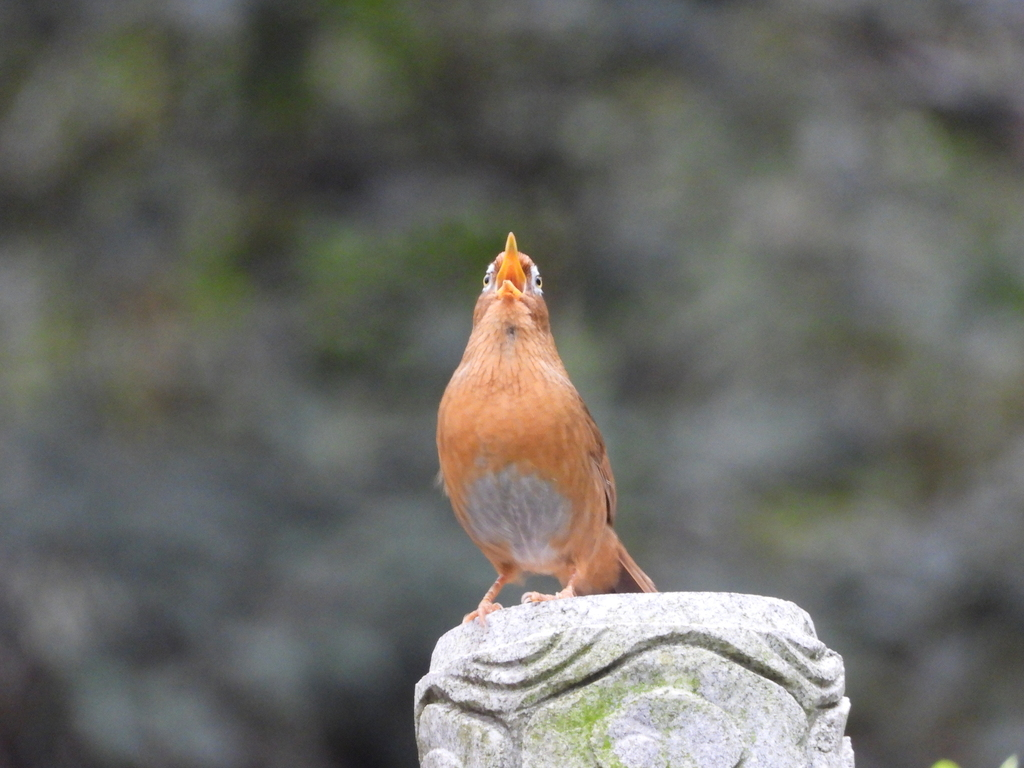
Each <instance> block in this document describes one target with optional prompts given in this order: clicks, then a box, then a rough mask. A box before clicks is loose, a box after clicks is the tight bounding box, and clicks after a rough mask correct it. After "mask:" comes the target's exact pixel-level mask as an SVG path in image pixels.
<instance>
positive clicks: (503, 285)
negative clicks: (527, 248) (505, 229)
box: [496, 232, 526, 297]
mask: <svg viewBox="0 0 1024 768" xmlns="http://www.w3.org/2000/svg"><path fill="white" fill-rule="evenodd" d="M504 256H505V258H503V259H502V260H501V267H499V268H498V275H497V277H496V285H497V286H498V295H499V296H514V297H518V296H522V295H523V290H524V289H525V288H526V273H525V272H524V271H523V264H522V262H521V261H520V260H519V249H518V248H517V247H516V236H515V235H513V234H512V233H511V232H509V233H508V240H507V241H505V254H504Z"/></svg>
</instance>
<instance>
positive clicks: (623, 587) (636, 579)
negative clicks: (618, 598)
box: [611, 541, 658, 594]
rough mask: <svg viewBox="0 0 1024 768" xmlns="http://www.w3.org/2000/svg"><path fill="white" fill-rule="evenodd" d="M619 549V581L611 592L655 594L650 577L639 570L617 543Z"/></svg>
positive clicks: (655, 590)
mask: <svg viewBox="0 0 1024 768" xmlns="http://www.w3.org/2000/svg"><path fill="white" fill-rule="evenodd" d="M618 545H619V549H618V555H619V566H620V568H619V579H618V581H616V582H615V585H614V586H613V587H612V588H611V592H613V593H615V594H618V593H622V592H657V591H658V589H657V587H655V586H654V582H653V581H651V579H650V577H649V576H648V575H647V574H646V573H644V572H643V571H642V570H640V566H639V565H637V564H636V561H635V560H634V559H633V558H632V557H630V556H629V552H627V551H626V548H625V547H624V546H622V542H621V541H620V542H618Z"/></svg>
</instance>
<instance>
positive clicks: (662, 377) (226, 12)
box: [0, 0, 1024, 768]
mask: <svg viewBox="0 0 1024 768" xmlns="http://www.w3.org/2000/svg"><path fill="white" fill-rule="evenodd" d="M509 230H514V231H515V233H516V235H517V237H518V239H519V243H520V246H521V247H522V249H523V250H524V251H525V252H527V253H530V254H531V255H533V256H534V257H535V258H536V260H537V261H538V263H539V264H540V266H541V269H542V270H543V272H544V276H545V288H546V291H547V295H548V299H549V304H550V306H551V308H552V313H553V323H554V329H555V335H556V339H557V340H558V343H559V347H560V349H561V351H562V354H563V357H564V358H565V361H566V364H567V366H568V368H569V370H570V372H571V374H572V375H573V377H574V380H575V382H576V384H577V386H578V387H579V388H580V390H581V391H582V393H583V395H584V397H585V398H586V399H587V401H588V402H589V404H590V405H591V409H592V411H593V412H594V413H595V415H596V418H597V420H598V422H599V423H600V425H601V427H602V429H603V431H604V434H605V436H606V438H607V440H608V443H609V445H610V451H611V455H612V463H613V466H614V467H615V470H616V475H617V478H618V482H619V495H620V516H619V517H620V521H621V522H620V530H621V533H622V536H623V538H624V539H625V540H626V542H627V543H628V544H629V547H630V550H631V551H632V552H633V554H634V555H635V556H636V558H637V560H638V561H640V562H641V563H642V564H643V566H644V567H645V568H646V569H647V570H648V572H649V573H650V574H651V575H652V577H653V578H654V579H655V581H656V582H657V583H658V584H659V586H660V587H661V588H662V589H665V590H732V591H742V592H752V593H760V594H769V595H776V596H779V597H783V598H787V599H791V600H794V601H795V602H797V603H798V604H800V605H801V606H803V607H804V608H806V609H807V610H809V611H810V612H811V613H812V615H813V616H814V618H815V620H816V622H817V626H818V631H819V634H820V635H821V637H822V638H823V639H824V640H825V641H826V642H827V643H828V644H829V645H830V646H831V647H833V648H835V649H837V650H838V651H840V652H841V653H842V654H843V655H844V657H845V659H846V664H847V674H848V693H849V695H850V697H851V699H852V700H853V713H852V717H851V721H850V725H849V733H851V735H852V736H853V739H854V746H855V749H856V752H857V762H858V765H859V766H860V768H876V767H878V766H896V765H899V766H924V765H930V764H931V762H932V761H934V760H935V759H937V758H939V757H949V758H953V759H956V760H957V761H959V762H960V764H961V765H964V766H965V767H966V766H976V767H977V768H982V767H985V766H993V767H994V766H996V765H998V764H999V762H1000V761H1001V760H1002V758H1004V757H1005V756H1006V755H1008V754H1010V753H1011V752H1013V751H1015V750H1019V749H1021V748H1022V746H1024V696H1022V695H1021V690H1022V689H1024V556H1022V551H1024V388H1022V384H1024V6H1022V5H1021V4H1020V3H1018V2H1016V1H1015V0H902V1H901V2H898V3H893V2H888V1H887V0H820V1H819V2H808V1H807V0H771V1H770V2H743V1H741V0H733V1H732V2H724V1H719V2H712V1H710V0H705V1H704V2H697V1H696V0H694V1H693V2H668V0H639V1H637V2H619V1H616V0H558V2H537V1H530V2H527V1H518V0H517V1H511V0H505V1H503V2H495V3H468V2H459V1H458V0H444V1H441V0H428V2H419V3H403V2H400V1H399V0H381V1H372V0H360V1H359V2H341V1H340V0H335V1H333V2H331V1H329V0H298V1H296V0H287V1H285V0H263V1H261V0H250V2H242V1H241V0H165V1H164V2H147V1H146V0H134V1H129V0H77V1H76V0H67V1H66V2H54V1H53V0H6V2H4V3H0V387H2V392H3V395H2V402H0V515H2V518H0V519H2V526H3V527H2V533H3V535H2V539H0V766H10V767H11V768H23V767H24V768H35V767H37V766H38V767H42V766H47V767H50V766H53V767H56V768H60V767H62V766H90V767H91V766H97V767H98V766H177V765H182V766H210V767H211V768H215V767H216V768H221V767H223V768H233V767H234V766H310V767H313V766H353V767H357V768H364V767H365V768H376V767H377V766H411V765H414V764H415V750H414V745H413V735H412V719H411V703H412V686H413V684H414V682H415V680H416V679H417V678H418V677H419V676H420V675H422V674H423V673H424V672H425V671H426V668H427V664H428V660H429V655H430V651H431V648H432V646H433V643H434V641H435V640H436V638H437V637H438V636H439V635H440V634H441V633H443V632H444V631H445V630H447V629H448V628H450V627H452V626H454V625H455V624H457V623H458V622H459V621H460V619H461V617H462V615H463V614H464V613H465V612H466V611H468V610H469V609H470V608H472V607H473V606H474V605H475V603H476V601H477V600H478V599H479V597H480V595H481V594H482V593H483V591H484V590H485V588H486V587H487V586H488V585H489V584H490V581H491V578H492V574H491V571H490V567H489V565H488V564H487V563H486V561H484V559H483V557H482V555H480V554H479V553H478V552H477V551H476V549H475V548H474V547H473V546H472V544H470V542H469V541H468V539H467V538H466V537H465V535H464V534H463V533H462V531H461V530H460V529H459V528H458V526H457V525H456V523H455V522H454V520H453V518H452V516H451V512H450V510H449V509H448V505H447V502H446V501H445V500H444V499H443V498H442V497H441V495H440V493H439V492H438V491H437V489H436V488H435V487H434V485H433V477H434V473H435V472H436V456H435V451H434V444H433V429H434V414H435V408H436V404H437V402H438V400H439V398H440V396H441V392H442V391H443V388H444V385H445V383H446V381H447V377H448V376H449V375H450V373H451V371H452V370H453V369H454V367H455V365H456V363H457V362H458V360H459V357H460V355H461V352H462V347H463V345H464V343H465V340H466V337H467V335H468V332H469V325H470V316H471V311H472V305H473V301H474V296H475V294H476V292H477V290H478V289H479V285H480V283H479V281H480V278H481V276H482V274H483V270H484V267H485V265H486V264H487V262H488V261H489V260H490V259H492V258H493V257H494V255H495V254H496V253H497V252H498V251H499V250H500V248H501V246H502V244H503V243H504V238H505V235H506V233H507V232H508V231H509ZM535 586H540V587H546V586H549V585H546V584H538V585H535ZM510 592H511V593H512V594H510V595H508V596H507V600H506V602H509V601H514V600H515V592H514V590H510Z"/></svg>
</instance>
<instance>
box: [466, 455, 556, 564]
mask: <svg viewBox="0 0 1024 768" xmlns="http://www.w3.org/2000/svg"><path fill="white" fill-rule="evenodd" d="M464 510H465V516H466V523H467V526H468V528H469V532H470V533H471V535H472V536H473V538H475V539H476V540H477V541H479V542H480V543H481V544H491V545H495V546H499V547H502V548H504V547H507V548H508V549H509V550H510V551H511V553H512V556H513V558H515V561H516V562H517V563H518V564H519V565H520V566H521V567H523V568H525V569H526V570H530V571H533V572H534V573H544V572H547V571H549V570H551V569H552V568H553V567H555V565H556V564H557V563H558V554H557V552H556V551H555V549H554V548H553V547H552V542H553V541H554V540H556V539H559V538H564V537H565V535H566V533H567V531H568V529H569V523H570V517H571V513H572V504H571V502H570V501H569V500H568V499H567V498H566V497H565V496H563V495H562V494H561V493H559V491H558V489H557V488H556V487H555V485H554V484H553V483H551V482H550V481H548V480H545V479H544V478H542V477H540V476H538V475H536V474H522V473H521V472H520V471H519V469H518V468H517V467H516V466H515V465H510V466H507V467H505V468H504V469H502V470H500V471H497V472H488V473H486V474H483V475H480V476H479V477H477V478H476V479H475V480H473V481H472V483H470V485H469V489H468V493H467V494H466V504H465V507H464Z"/></svg>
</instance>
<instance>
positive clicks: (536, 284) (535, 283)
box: [533, 274, 544, 288]
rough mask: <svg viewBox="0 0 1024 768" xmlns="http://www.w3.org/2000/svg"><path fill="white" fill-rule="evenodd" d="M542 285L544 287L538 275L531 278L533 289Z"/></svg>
mask: <svg viewBox="0 0 1024 768" xmlns="http://www.w3.org/2000/svg"><path fill="white" fill-rule="evenodd" d="M542 285H544V281H543V280H541V279H540V275H539V274H537V275H534V276H533V287H534V288H540V287H541V286H542Z"/></svg>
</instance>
